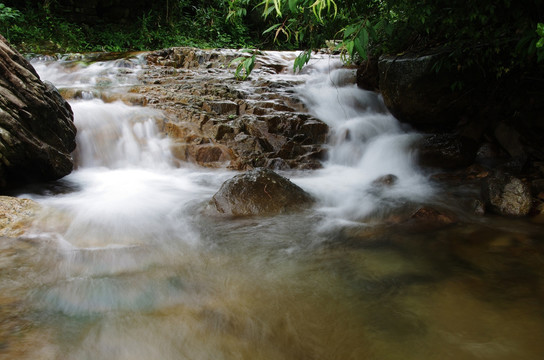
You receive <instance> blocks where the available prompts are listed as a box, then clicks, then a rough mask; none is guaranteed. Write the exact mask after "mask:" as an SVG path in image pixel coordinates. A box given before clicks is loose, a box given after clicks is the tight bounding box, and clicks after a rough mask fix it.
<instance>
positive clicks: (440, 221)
mask: <svg viewBox="0 0 544 360" xmlns="http://www.w3.org/2000/svg"><path fill="white" fill-rule="evenodd" d="M410 219H411V220H413V221H416V222H418V223H422V224H433V225H434V226H438V227H440V226H444V225H450V224H454V223H456V222H457V218H456V217H455V216H453V215H451V214H448V213H446V212H443V211H439V210H437V209H434V208H431V207H428V206H424V207H421V208H419V209H417V210H416V211H415V212H414V213H413V214H412V215H411V216H410Z"/></svg>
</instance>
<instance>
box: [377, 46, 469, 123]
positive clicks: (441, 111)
mask: <svg viewBox="0 0 544 360" xmlns="http://www.w3.org/2000/svg"><path fill="white" fill-rule="evenodd" d="M440 56H441V55H426V56H416V57H414V56H410V55H406V56H397V57H381V58H380V59H379V61H378V68H379V72H380V91H381V93H382V95H383V99H384V102H385V105H386V106H387V107H388V109H389V110H390V111H391V113H392V114H393V115H394V116H395V117H396V118H398V119H399V120H400V121H403V122H407V123H410V124H411V125H413V126H415V127H423V128H425V127H429V126H435V125H439V126H441V127H442V126H444V125H448V124H452V123H455V122H457V120H458V119H459V117H460V116H461V115H462V114H463V112H464V111H466V110H467V108H468V105H467V101H468V100H471V99H467V97H466V96H465V97H463V96H461V94H459V93H456V92H454V91H452V89H451V84H453V83H454V82H455V81H456V80H457V78H456V76H457V74H456V73H455V72H454V71H451V72H446V71H445V70H442V71H441V72H440V73H437V72H436V71H435V70H434V69H433V65H434V64H435V63H436V62H437V61H438V60H439V58H440Z"/></svg>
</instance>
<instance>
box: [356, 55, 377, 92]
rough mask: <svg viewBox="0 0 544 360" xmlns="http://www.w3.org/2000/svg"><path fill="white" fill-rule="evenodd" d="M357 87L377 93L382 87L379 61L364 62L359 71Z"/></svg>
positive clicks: (372, 59) (371, 59)
mask: <svg viewBox="0 0 544 360" xmlns="http://www.w3.org/2000/svg"><path fill="white" fill-rule="evenodd" d="M357 86H358V87H360V88H361V89H365V90H369V91H376V90H378V89H379V87H380V71H379V69H378V61H377V59H374V58H370V59H368V60H366V61H363V63H362V64H361V66H359V68H358V69H357Z"/></svg>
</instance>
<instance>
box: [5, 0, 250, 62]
mask: <svg viewBox="0 0 544 360" xmlns="http://www.w3.org/2000/svg"><path fill="white" fill-rule="evenodd" d="M5 3H6V4H0V33H1V34H2V35H4V36H5V37H6V38H7V39H8V40H9V41H10V42H11V43H12V44H13V45H15V46H16V47H17V48H18V49H19V50H21V51H23V52H39V53H42V52H74V51H79V52H83V51H130V50H151V49H159V48H167V47H171V46H195V47H202V48H210V47H252V46H254V42H255V41H253V40H251V39H252V38H255V37H254V36H250V33H249V30H248V27H247V26H246V25H244V24H243V23H242V19H241V18H237V19H230V20H229V21H227V20H226V19H225V15H226V14H227V13H228V10H229V8H228V4H227V2H225V1H220V0H210V1H190V0H177V1H174V0H166V1H156V2H153V3H152V4H149V3H148V2H144V1H138V0H134V1H132V2H129V1H126V4H125V6H126V7H127V9H130V8H131V7H132V8H131V11H130V12H129V11H128V10H127V12H126V13H128V14H129V16H128V17H115V16H114V15H113V14H112V16H109V17H108V16H97V17H96V18H91V17H81V18H77V17H76V15H78V14H76V13H70V14H68V13H66V11H65V10H66V9H65V7H63V5H62V3H63V2H62V1H54V0H46V1H43V2H42V1H36V2H26V1H11V2H9V1H5ZM64 3H67V1H64ZM68 3H69V2H68ZM142 4H143V5H142Z"/></svg>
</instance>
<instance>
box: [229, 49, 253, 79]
mask: <svg viewBox="0 0 544 360" xmlns="http://www.w3.org/2000/svg"><path fill="white" fill-rule="evenodd" d="M242 52H246V53H250V54H252V55H251V56H240V57H237V58H236V59H234V60H232V61H231V62H230V65H235V64H238V65H237V66H236V71H235V72H234V77H235V78H236V79H237V80H246V79H247V78H248V76H249V75H250V74H251V72H252V71H253V68H254V67H255V60H256V57H257V54H258V50H242Z"/></svg>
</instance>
